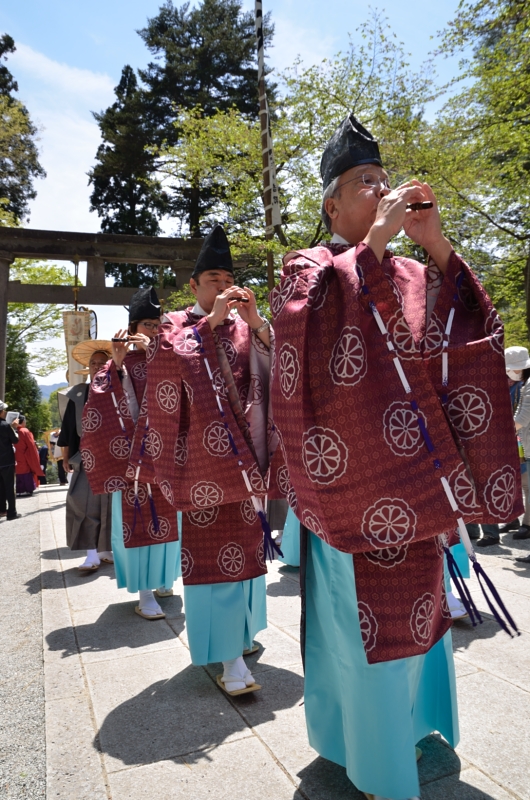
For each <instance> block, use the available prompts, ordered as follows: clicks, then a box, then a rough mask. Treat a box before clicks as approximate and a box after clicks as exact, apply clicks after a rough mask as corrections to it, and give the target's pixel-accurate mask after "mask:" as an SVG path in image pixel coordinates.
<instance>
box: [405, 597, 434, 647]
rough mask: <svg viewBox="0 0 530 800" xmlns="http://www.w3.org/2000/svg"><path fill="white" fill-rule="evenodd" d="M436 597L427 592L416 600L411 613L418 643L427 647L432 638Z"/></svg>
mask: <svg viewBox="0 0 530 800" xmlns="http://www.w3.org/2000/svg"><path fill="white" fill-rule="evenodd" d="M435 602H436V599H435V597H434V595H433V594H431V593H430V592H425V594H422V596H421V597H418V599H417V600H416V601H415V602H414V605H413V606H412V613H411V615H410V629H411V631H412V637H413V639H414V641H415V642H416V644H418V645H420V646H422V647H425V645H428V644H429V642H430V640H431V631H432V622H433V618H434V611H435V607H436V606H435Z"/></svg>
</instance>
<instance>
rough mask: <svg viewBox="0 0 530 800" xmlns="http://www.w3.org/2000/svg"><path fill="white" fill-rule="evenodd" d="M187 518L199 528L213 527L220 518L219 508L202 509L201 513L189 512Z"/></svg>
mask: <svg viewBox="0 0 530 800" xmlns="http://www.w3.org/2000/svg"><path fill="white" fill-rule="evenodd" d="M186 516H187V518H188V519H189V521H190V522H191V524H192V525H196V526H197V527H198V528H207V527H208V525H213V523H214V522H215V521H216V519H217V517H218V516H219V506H213V507H212V508H201V509H200V511H187V512H186Z"/></svg>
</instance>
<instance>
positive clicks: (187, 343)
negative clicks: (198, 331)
mask: <svg viewBox="0 0 530 800" xmlns="http://www.w3.org/2000/svg"><path fill="white" fill-rule="evenodd" d="M199 348H200V345H199V342H198V341H197V339H196V338H195V334H194V333H193V331H190V330H189V328H188V329H186V330H184V331H182V332H181V333H180V334H178V335H177V336H176V337H175V339H174V341H173V349H174V350H175V351H176V352H177V353H180V354H181V355H186V356H187V355H190V354H191V353H196V352H198V350H199Z"/></svg>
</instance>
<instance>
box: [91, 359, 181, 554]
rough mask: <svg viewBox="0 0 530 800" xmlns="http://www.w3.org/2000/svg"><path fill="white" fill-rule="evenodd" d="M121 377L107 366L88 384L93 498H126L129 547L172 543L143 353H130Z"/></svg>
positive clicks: (173, 522) (174, 535)
mask: <svg viewBox="0 0 530 800" xmlns="http://www.w3.org/2000/svg"><path fill="white" fill-rule="evenodd" d="M121 373H122V374H121V377H120V375H119V374H118V370H117V369H116V365H115V363H114V361H112V360H111V361H108V362H107V364H106V365H105V367H104V368H103V369H102V370H100V371H99V372H98V374H97V375H96V376H95V378H94V380H93V381H92V383H91V384H90V392H89V395H88V400H87V403H86V405H85V408H84V411H83V422H82V424H83V435H82V437H81V457H82V459H83V465H84V467H85V472H86V475H87V478H88V481H89V483H90V488H91V489H92V491H93V492H94V494H103V493H106V492H109V493H110V492H117V491H121V492H122V493H123V494H122V516H123V539H124V544H125V547H142V546H144V545H153V544H166V543H167V542H174V541H177V540H178V538H179V536H178V525H177V519H176V513H175V509H174V508H173V507H172V506H171V504H170V503H169V502H168V500H167V499H166V497H165V495H164V494H163V493H162V492H161V491H160V488H159V487H158V486H157V485H156V480H155V474H154V470H153V464H152V451H153V446H152V443H151V441H150V440H149V431H148V426H147V404H146V402H145V399H144V395H145V387H146V377H147V368H146V360H145V352H144V351H143V350H133V351H131V352H130V353H127V355H126V356H125V359H124V362H123V368H122V370H121ZM135 479H136V481H137V482H138V483H137V484H136V485H135Z"/></svg>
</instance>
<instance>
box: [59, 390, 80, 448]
mask: <svg viewBox="0 0 530 800" xmlns="http://www.w3.org/2000/svg"><path fill="white" fill-rule="evenodd" d="M75 430H76V423H75V405H74V403H73V402H72V400H69V401H68V403H67V405H66V411H65V412H64V417H63V421H62V425H61V432H60V434H59V438H58V439H57V444H58V445H59V447H69V446H70V441H71V438H72V433H73V431H75ZM70 455H73V453H71V454H70Z"/></svg>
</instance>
